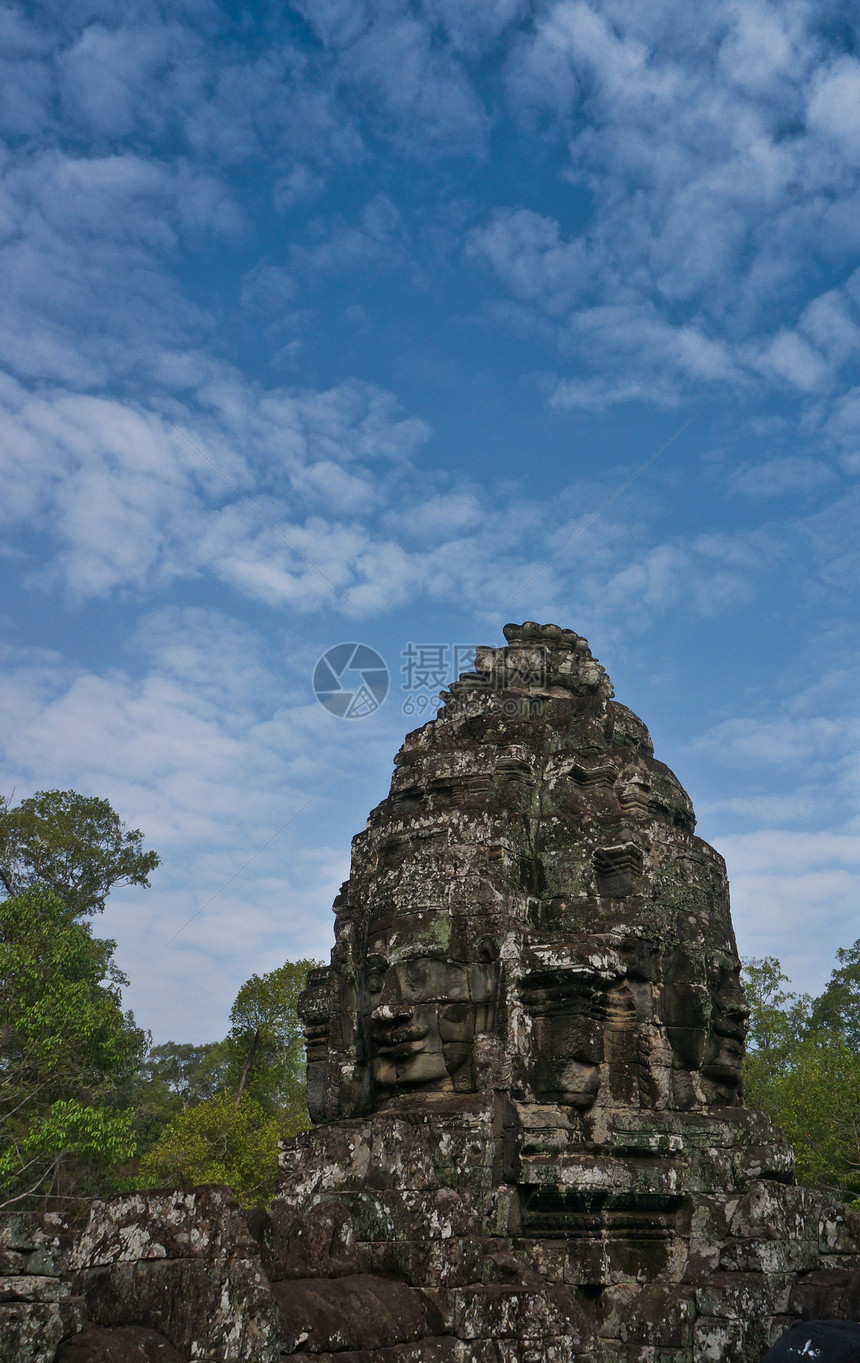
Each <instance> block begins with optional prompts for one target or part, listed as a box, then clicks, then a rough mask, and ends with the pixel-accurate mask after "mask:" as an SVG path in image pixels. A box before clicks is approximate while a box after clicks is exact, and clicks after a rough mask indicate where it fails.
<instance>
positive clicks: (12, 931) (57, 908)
mask: <svg viewBox="0 0 860 1363" xmlns="http://www.w3.org/2000/svg"><path fill="white" fill-rule="evenodd" d="M114 946H115V943H114V942H112V941H108V940H103V941H101V940H99V939H97V938H94V937H92V936H91V934H90V933H89V931H88V930H87V928H86V927H85V926H84V925H83V924H81V923H78V922H76V921H75V920H74V919H72V918H70V917H69V914H68V912H67V908H66V905H65V904H64V903H63V901H62V900H61V899H59V897H58V896H57V895H56V894H54V893H53V891H51V890H49V889H47V888H46V887H45V886H43V885H34V886H32V887H31V888H29V889H27V890H25V891H24V892H23V894H20V895H11V896H10V897H9V898H7V899H5V900H3V901H2V903H0V1206H8V1205H10V1204H14V1203H22V1202H23V1203H25V1204H27V1202H28V1199H29V1201H31V1202H32V1200H33V1199H50V1198H74V1197H76V1196H80V1195H85V1194H87V1193H95V1192H98V1191H103V1190H105V1187H106V1186H109V1182H110V1174H111V1171H112V1170H113V1169H114V1168H115V1167H116V1166H117V1165H120V1164H122V1163H123V1161H125V1160H127V1159H128V1158H130V1156H131V1155H132V1154H133V1152H134V1140H133V1137H132V1113H131V1111H130V1110H128V1109H126V1110H123V1109H122V1107H121V1106H120V1105H119V1104H118V1102H117V1092H118V1089H119V1088H120V1087H121V1085H122V1084H123V1083H124V1082H125V1081H127V1080H128V1079H129V1078H130V1076H131V1075H132V1074H133V1072H134V1070H135V1069H136V1068H137V1066H138V1065H139V1064H140V1061H141V1059H142V1057H143V1053H144V1051H145V1048H146V1038H145V1036H144V1033H143V1032H141V1030H140V1029H139V1028H138V1027H136V1026H135V1024H134V1020H133V1018H132V1017H131V1014H127V1013H124V1012H123V1010H122V1005H121V1002H120V993H119V990H120V986H121V985H122V984H123V983H124V982H125V981H124V977H123V976H122V975H121V974H120V972H119V971H118V970H117V969H116V967H115V966H114V965H113V962H112V955H113V951H114Z"/></svg>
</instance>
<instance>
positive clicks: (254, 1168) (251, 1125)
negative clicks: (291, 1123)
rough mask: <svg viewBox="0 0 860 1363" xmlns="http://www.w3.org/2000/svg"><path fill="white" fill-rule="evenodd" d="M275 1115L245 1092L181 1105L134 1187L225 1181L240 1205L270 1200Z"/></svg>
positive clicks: (274, 1179)
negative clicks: (182, 1108)
mask: <svg viewBox="0 0 860 1363" xmlns="http://www.w3.org/2000/svg"><path fill="white" fill-rule="evenodd" d="M279 1134H280V1132H279V1124H278V1118H277V1116H276V1115H275V1114H274V1113H273V1112H271V1111H268V1110H267V1109H266V1108H264V1107H263V1106H262V1104H260V1103H258V1102H256V1101H255V1099H254V1098H252V1097H251V1096H250V1095H249V1094H247V1093H246V1094H245V1095H244V1097H243V1099H242V1102H241V1103H240V1104H239V1106H238V1107H237V1106H236V1101H235V1098H234V1097H233V1095H232V1094H230V1093H219V1094H218V1095H217V1096H216V1097H215V1098H209V1099H207V1100H206V1102H203V1103H198V1104H197V1106H196V1107H189V1108H186V1110H185V1111H184V1112H180V1113H179V1115H178V1116H176V1117H174V1119H173V1121H171V1122H170V1123H169V1125H168V1126H166V1127H165V1129H164V1130H163V1131H162V1133H161V1135H160V1136H159V1138H158V1140H157V1141H156V1142H155V1145H154V1146H153V1147H152V1149H151V1150H148V1151H147V1153H146V1154H145V1155H144V1157H143V1159H142V1160H141V1163H140V1178H139V1184H140V1186H143V1187H147V1188H159V1187H177V1186H183V1185H184V1186H187V1185H189V1184H199V1183H226V1184H229V1186H230V1187H231V1188H232V1190H233V1192H234V1193H235V1195H236V1197H237V1198H238V1199H239V1201H240V1202H242V1203H244V1204H245V1205H246V1206H258V1205H260V1204H261V1203H263V1204H266V1203H268V1202H269V1201H270V1200H271V1197H272V1194H273V1193H274V1191H275V1186H276V1183H277V1177H278V1136H279Z"/></svg>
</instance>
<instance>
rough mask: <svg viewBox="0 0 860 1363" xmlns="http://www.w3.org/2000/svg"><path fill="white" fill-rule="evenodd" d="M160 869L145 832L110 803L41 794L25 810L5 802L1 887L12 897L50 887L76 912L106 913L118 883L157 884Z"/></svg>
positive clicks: (0, 819)
mask: <svg viewBox="0 0 860 1363" xmlns="http://www.w3.org/2000/svg"><path fill="white" fill-rule="evenodd" d="M159 863H160V858H159V857H158V856H157V854H156V853H155V852H145V851H144V850H143V834H142V833H141V831H140V829H139V828H134V829H131V830H130V831H128V830H126V827H125V824H124V823H123V822H122V821H121V820H120V818H119V815H118V814H117V813H116V812H115V811H114V809H113V808H112V807H111V805H110V804H109V802H108V801H107V800H100V799H97V798H96V797H94V796H86V795H79V794H78V793H77V792H76V791H74V790H40V791H37V792H36V794H35V795H31V796H30V797H29V798H28V799H26V800H22V801H21V803H20V804H19V805H12V803H11V802H10V800H9V799H7V798H6V797H5V796H0V884H2V886H3V888H4V889H5V891H6V894H7V895H19V894H21V893H22V891H24V890H27V889H29V888H30V887H31V886H33V885H37V884H41V885H47V886H48V887H49V888H50V889H52V890H53V891H54V893H55V894H56V895H58V896H59V898H60V899H61V900H62V902H63V903H64V904H65V905H66V906H67V908H68V910H69V912H70V913H72V914H74V915H79V914H93V913H100V912H101V910H102V909H103V908H104V906H105V899H106V897H107V895H108V893H109V892H110V890H111V889H112V888H113V887H114V886H117V885H145V886H148V885H149V875H150V872H152V871H154V870H155V868H156V866H158V865H159Z"/></svg>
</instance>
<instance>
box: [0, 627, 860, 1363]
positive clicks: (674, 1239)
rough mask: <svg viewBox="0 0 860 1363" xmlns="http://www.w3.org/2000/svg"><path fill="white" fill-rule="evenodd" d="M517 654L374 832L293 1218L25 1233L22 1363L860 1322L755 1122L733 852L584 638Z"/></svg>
mask: <svg viewBox="0 0 860 1363" xmlns="http://www.w3.org/2000/svg"><path fill="white" fill-rule="evenodd" d="M505 637H506V639H507V641H508V642H507V647H505V648H500V649H496V648H482V649H479V650H478V655H477V660H476V667H475V672H474V673H470V674H467V675H464V676H462V677H461V678H460V680H459V681H457V682H455V683H453V684H452V686H451V689H450V692H447V693H444V695H443V700H444V702H445V704H444V708H443V710H442V711H441V712H440V715H439V717H438V718H437V719H436V720H434V721H433V722H432V723H430V724H426V725H425V726H424V727H423V728H422V729H419V730H417V731H416V732H415V733H413V734H411V735H410V736H409V737H408V738H407V740H406V742H405V743H404V745H403V748H402V749H401V750H400V752H399V753H398V755H397V757H396V759H395V773H394V777H393V780H392V785H391V792H390V794H389V796H388V798H387V799H386V800H384V801H383V803H382V804H381V805H380V806H379V807H378V808H377V809H376V810H375V811H374V812H373V813H372V814H371V816H370V819H369V820H368V825H367V829H366V831H365V832H363V833H361V834H359V836H358V837H357V838H355V840H354V842H353V857H352V867H351V874H350V879H349V880H348V881H347V883H346V884H345V885H344V886H343V888H342V890H341V893H340V894H339V896H338V898H337V899H336V901H335V905H334V909H335V914H336V926H335V947H334V950H333V952H332V961H331V966H330V967H329V968H327V969H325V970H320V971H316V972H314V973H313V975H312V977H311V979H310V980H309V984H308V988H307V990H306V992H305V994H304V996H303V1000H302V1006H303V1016H304V1021H305V1026H306V1032H307V1043H308V1105H309V1110H310V1113H311V1117H312V1119H313V1122H314V1127H313V1129H312V1130H311V1131H308V1132H306V1133H304V1134H303V1135H301V1136H299V1137H297V1138H295V1139H294V1140H291V1141H288V1142H285V1143H284V1148H283V1151H282V1168H283V1173H284V1181H283V1184H282V1187H281V1190H280V1192H279V1194H278V1196H277V1197H276V1199H275V1202H274V1204H273V1206H272V1209H271V1212H270V1213H263V1212H255V1213H246V1212H243V1211H242V1209H241V1208H239V1207H238V1206H237V1205H236V1203H235V1202H234V1201H233V1199H232V1198H231V1197H230V1195H229V1193H228V1192H227V1191H226V1190H224V1189H219V1188H204V1189H190V1190H189V1189H185V1190H177V1191H171V1192H159V1193H145V1194H135V1195H125V1196H120V1197H116V1198H113V1199H110V1200H108V1201H105V1202H103V1203H98V1204H96V1205H95V1206H94V1207H93V1210H92V1214H91V1217H90V1223H89V1226H88V1227H87V1229H86V1230H85V1231H84V1232H83V1233H80V1232H78V1233H73V1232H72V1230H71V1229H70V1228H69V1227H68V1226H67V1225H66V1223H65V1222H64V1221H63V1219H62V1218H61V1217H59V1216H56V1215H49V1216H45V1217H37V1216H9V1217H7V1218H6V1219H5V1221H4V1222H3V1223H2V1226H0V1256H2V1261H3V1262H2V1267H0V1271H2V1273H3V1274H4V1275H5V1276H4V1277H3V1278H2V1279H0V1286H2V1299H0V1301H2V1304H0V1329H2V1342H0V1360H3V1363H6V1361H7V1360H8V1363H12V1361H13V1360H14V1363H36V1361H37V1360H38V1363H43V1361H44V1363H53V1360H55V1359H56V1360H57V1363H95V1360H97V1359H98V1360H106V1361H107V1363H111V1361H112V1363H132V1360H136V1361H140V1363H143V1361H144V1360H155V1359H158V1360H163V1361H164V1363H174V1361H175V1360H191V1359H194V1360H212V1363H216V1361H217V1363H239V1361H240V1360H241V1363H269V1360H274V1359H278V1358H283V1357H291V1358H294V1359H296V1360H304V1363H311V1360H313V1363H325V1361H326V1360H335V1359H337V1360H338V1363H365V1360H371V1359H376V1360H380V1361H381V1363H469V1361H470V1360H474V1363H561V1360H568V1359H576V1358H582V1359H589V1360H596V1363H706V1361H707V1360H715V1361H716V1360H721V1361H724V1363H735V1361H737V1363H758V1360H760V1359H761V1358H762V1357H763V1355H764V1353H765V1352H766V1350H767V1348H768V1346H769V1344H770V1343H771V1342H772V1341H773V1340H774V1339H775V1338H776V1337H777V1336H778V1335H779V1334H780V1333H781V1332H782V1330H783V1329H784V1328H785V1327H786V1326H787V1325H788V1324H789V1323H790V1322H791V1321H792V1320H793V1319H797V1318H803V1319H810V1318H814V1317H834V1318H848V1319H851V1318H853V1319H856V1318H857V1317H858V1313H860V1218H858V1217H857V1216H856V1215H855V1214H854V1213H853V1212H852V1211H850V1210H849V1209H848V1208H846V1207H844V1206H841V1205H839V1204H834V1203H832V1202H831V1201H830V1200H829V1199H828V1198H827V1197H825V1196H824V1195H822V1194H819V1193H814V1192H810V1191H808V1190H805V1189H802V1188H798V1187H796V1186H795V1185H794V1184H793V1155H792V1152H791V1149H790V1147H789V1146H788V1145H787V1144H786V1142H785V1140H784V1138H783V1137H782V1136H781V1135H780V1133H779V1132H778V1131H776V1130H775V1129H774V1128H773V1126H772V1125H771V1124H770V1122H769V1120H768V1119H767V1118H766V1117H765V1116H764V1115H763V1114H761V1113H757V1112H751V1111H749V1110H748V1109H746V1108H745V1107H744V1105H743V1072H742V1059H743V1039H744V1033H745V1029H746V1018H747V1008H746V1003H745V1000H744V996H743V991H742V989H741V986H740V982H739V969H740V967H739V961H738V958H737V951H736V947H735V941H734V935H733V931H732V925H731V918H730V913H729V898H728V885H727V881H726V874H725V867H724V864H723V861H722V858H721V857H720V856H719V855H718V854H717V853H716V852H715V851H714V850H713V848H711V847H709V846H708V844H707V843H705V842H703V841H702V840H701V839H699V838H697V837H696V836H695V833H694V827H695V819H694V815H693V808H692V805H691V803H690V800H689V798H688V797H687V795H686V794H685V792H684V791H683V789H682V788H681V786H680V785H679V783H678V781H677V780H676V778H675V777H674V775H673V774H672V773H671V772H670V771H669V770H668V768H667V767H665V766H664V765H663V764H662V763H661V762H659V761H657V760H656V759H655V758H654V755H653V748H652V745H651V741H650V738H649V736H648V732H647V730H646V728H645V726H644V725H643V724H642V722H641V721H640V720H639V719H637V718H636V716H635V715H633V714H632V713H631V711H629V710H627V709H626V708H625V707H624V706H623V705H620V704H618V703H617V702H616V701H614V700H613V699H612V694H613V693H612V688H611V685H610V683H609V679H608V677H607V676H606V674H605V672H604V670H603V668H602V667H601V666H600V664H599V663H598V662H597V661H596V660H595V659H594V658H593V657H592V656H591V653H590V651H589V649H588V645H587V643H586V641H585V640H584V639H581V638H579V637H578V636H577V635H576V634H574V633H573V632H572V631H570V630H562V629H560V628H559V627H558V626H556V625H543V626H540V625H536V624H533V623H531V622H527V623H526V624H525V625H522V626H514V625H509V626H507V627H506V629H505Z"/></svg>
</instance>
